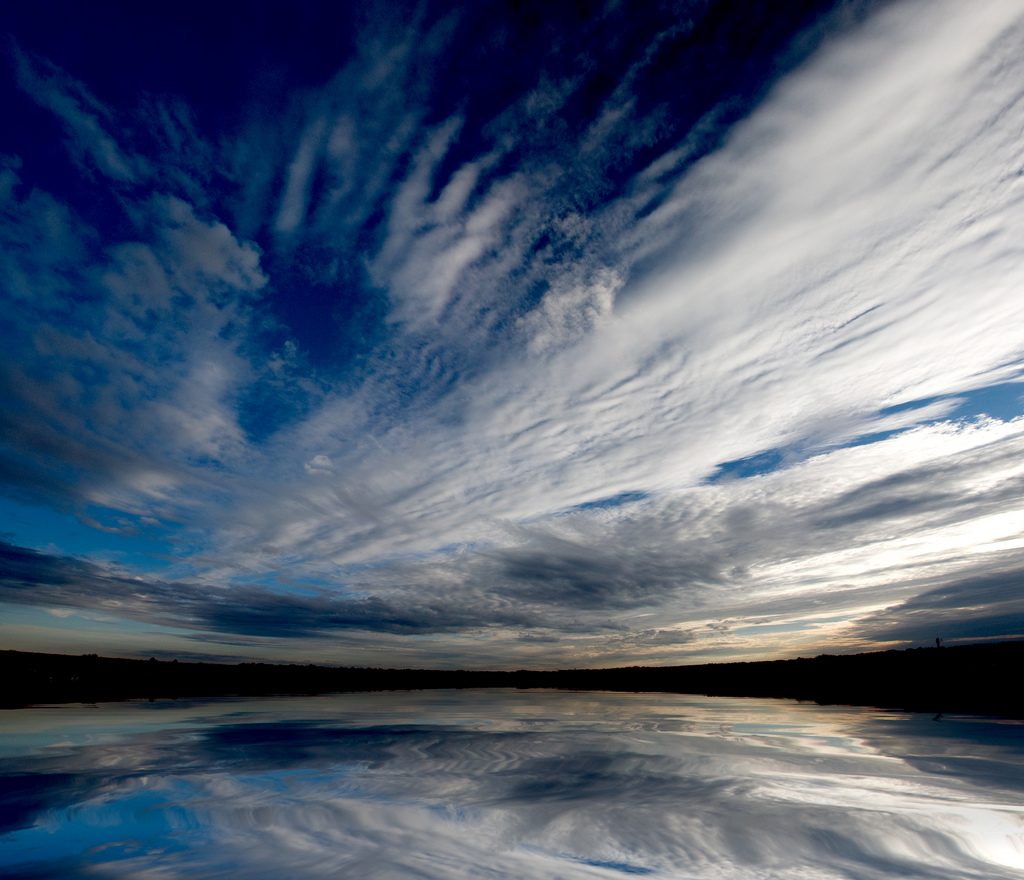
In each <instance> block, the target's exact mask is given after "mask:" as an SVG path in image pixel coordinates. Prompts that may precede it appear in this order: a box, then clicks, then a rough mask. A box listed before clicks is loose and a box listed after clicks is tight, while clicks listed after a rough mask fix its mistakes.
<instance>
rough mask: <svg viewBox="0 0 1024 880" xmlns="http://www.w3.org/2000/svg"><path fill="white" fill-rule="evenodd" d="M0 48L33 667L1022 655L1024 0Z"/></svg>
mask: <svg viewBox="0 0 1024 880" xmlns="http://www.w3.org/2000/svg"><path fill="white" fill-rule="evenodd" d="M0 31H2V34H0V55H2V59H0V61H2V63H0V297H2V302H0V342H2V346H0V399H2V419H0V641H2V643H3V644H4V646H5V647H7V648H14V649H20V650H32V651H47V652H56V653H71V654H75V653H99V654H105V655H109V656H139V657H148V656H157V657H162V658H170V657H178V658H182V659H222V660H225V661H245V660H270V661H295V662H315V663H327V664H338V665H357V666H415V667H436V668H492V669H501V668H566V667H582V666H622V665H635V664H677V663H699V662H717V661H726V660H756V659H774V658H780V657H795V656H810V655H813V654H817V653H823V652H828V653H849V652H854V651H862V650H880V649H885V648H892V647H897V648H905V647H915V646H918V645H924V644H934V641H935V639H936V638H942V639H944V640H945V641H946V642H947V643H948V644H955V643H957V642H973V641H982V640H989V639H1008V638H1020V637H1024V502H1022V499H1024V296H1022V295H1021V292H1022V291H1024V92H1022V91H1021V85H1020V84H1021V83H1022V82H1024V0H974V2H972V3H969V4H968V3H961V2H954V0H927V2H926V0H888V2H885V0H838V2H824V0H787V2H786V3H778V2H757V0H752V2H751V0H747V2H739V0H682V2H668V3H660V4H659V3H649V2H644V3H639V2H637V3H631V2H607V3H598V2H594V3H586V2H579V3H573V4H557V3H556V4H544V3H514V4H503V3H466V4H461V5H460V4H451V3H441V2H422V3H416V4H412V3H409V4H404V3H396V2H388V3H383V2H381V3H373V2H366V3H361V4H328V3H323V4H317V3H312V2H311V3H304V4H297V5H295V4H284V3H272V2H254V3H252V4H248V5H247V6H246V8H245V10H244V11H243V10H242V8H241V7H238V6H237V4H216V3H213V4H210V3H204V4H191V3H174V4H137V3H132V4H120V3H114V2H98V3H94V4H79V3H61V2H40V3H35V4H8V5H7V6H6V7H5V8H4V10H3V11H2V12H0Z"/></svg>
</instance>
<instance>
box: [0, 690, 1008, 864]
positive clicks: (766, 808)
mask: <svg viewBox="0 0 1024 880" xmlns="http://www.w3.org/2000/svg"><path fill="white" fill-rule="evenodd" d="M54 712H57V713H59V715H58V717H54V715H53V714H52V713H54ZM47 713H51V714H50V715H48V714H47ZM5 717H6V718H10V719H11V720H12V722H13V725H14V730H13V732H14V733H15V734H16V736H15V739H17V738H18V737H19V736H20V737H21V738H22V739H23V740H24V741H25V742H27V743H31V744H32V746H28V747H25V748H23V749H22V750H21V751H20V753H19V754H18V755H17V756H14V757H12V758H11V760H9V761H8V762H7V767H8V770H7V773H6V775H5V776H4V777H3V791H4V793H5V796H4V807H5V815H6V816H7V817H8V819H10V818H11V817H15V818H16V819H17V821H14V822H13V823H12V822H10V821H9V822H8V824H7V826H6V828H7V829H8V831H7V833H6V834H5V835H4V836H3V837H0V864H3V865H4V866H5V868H9V869H11V870H14V871H15V872H16V873H17V872H18V871H24V870H26V869H27V870H29V871H30V872H35V873H30V874H23V876H41V877H42V876H84V875H90V876H92V875H95V874H97V873H98V874H100V875H102V876H105V877H132V878H139V877H144V878H158V877H160V878H162V877H179V876H194V877H222V876H223V877H228V876H245V877H283V876H287V877H296V878H297V877H320V876H332V877H338V876H341V877H371V878H372V877H381V878H383V877H389V878H393V877H445V878H453V877H454V878H461V877H489V878H503V877H560V878H577V877H578V878H596V877H614V876H621V875H623V874H627V875H647V876H658V877H680V876H684V877H689V876H696V877H702V878H718V877H723V878H733V877H737V878H739V877H743V878H747V877H780V878H781V877H787V878H791V877H815V878H831V877H836V878H840V877H843V878H848V877H861V878H874V877H878V878H882V877H892V876H903V877H920V878H931V877H936V878H938V877H943V878H982V877H984V878H993V877H997V878H999V877H1005V878H1009V877H1016V876H1019V871H1020V869H1021V868H1022V867H1024V846H1022V838H1021V831H1022V828H1024V824H1022V813H1024V753H1022V749H1021V745H1020V743H1021V739H1020V729H1021V728H1020V723H1019V722H996V721H988V720H983V719H964V718H956V717H954V718H951V719H946V720H944V721H942V722H941V723H934V722H933V721H932V720H931V718H930V716H914V715H881V714H879V713H877V712H874V711H871V710H860V709H846V708H836V707H829V708H821V707H817V706H808V705H800V704H794V703H788V702H784V701H766V700H728V699H709V698H695V697H680V696H676V695H657V696H651V695H639V694H587V695H579V694H568V693H558V692H543V693H541V692H523V693H509V692H499V691H486V692H428V693H413V694H363V695H343V696H332V697H321V698H310V699H293V700H254V701H230V700H225V701H217V702H206V703H195V704H187V703H185V704H173V703H162V704H161V703H156V704H119V705H111V706H105V707H103V708H102V709H99V710H96V709H95V708H94V709H92V710H77V714H76V712H75V711H74V710H71V709H68V708H63V709H60V710H52V709H51V710H47V709H32V710H17V712H12V713H10V714H9V715H7V716H5ZM76 717H77V718H78V719H80V723H79V724H76V723H75V718H76ZM17 725H21V726H20V728H19V727H17ZM121 725H126V727H127V729H129V730H130V731H131V732H128V733H125V734H123V735H120V736H115V735H112V731H116V730H118V729H121V727H120V726H121ZM83 740H84V742H85V744H82V745H74V744H73V743H75V742H76V741H78V742H82V741H83ZM90 740H92V744H90ZM965 756H970V757H969V758H967V757H965ZM31 780H34V781H35V783H36V784H34V785H29V784H27V782H26V781H31ZM55 858H56V859H59V860H60V863H59V864H56V863H55V862H54V861H53V860H54V859H55Z"/></svg>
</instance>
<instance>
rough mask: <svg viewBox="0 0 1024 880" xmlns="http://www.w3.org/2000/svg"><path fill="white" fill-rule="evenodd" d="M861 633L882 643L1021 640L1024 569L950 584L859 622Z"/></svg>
mask: <svg viewBox="0 0 1024 880" xmlns="http://www.w3.org/2000/svg"><path fill="white" fill-rule="evenodd" d="M979 567H982V566H979ZM856 627H857V631H858V634H859V635H860V636H861V637H862V638H863V639H865V640H866V641H879V642H913V643H918V644H920V643H925V644H927V643H929V642H931V641H932V639H935V638H943V639H949V640H956V639H964V640H970V639H989V638H1014V637H1016V638H1020V637H1022V636H1024V567H1020V568H1015V569H1011V570H1009V571H1000V572H992V573H988V572H983V573H977V574H971V575H969V576H967V577H963V578H955V577H954V578H951V579H950V580H949V582H948V583H946V584H945V585H943V586H941V587H936V588H934V589H930V590H925V591H924V592H922V593H920V594H918V595H916V596H914V597H913V598H910V599H908V600H907V601H905V602H901V603H899V604H898V605H892V606H890V607H888V608H885V609H883V610H882V611H879V612H877V613H875V614H872V615H870V616H868V617H865V618H862V619H860V620H858V621H857V624H856Z"/></svg>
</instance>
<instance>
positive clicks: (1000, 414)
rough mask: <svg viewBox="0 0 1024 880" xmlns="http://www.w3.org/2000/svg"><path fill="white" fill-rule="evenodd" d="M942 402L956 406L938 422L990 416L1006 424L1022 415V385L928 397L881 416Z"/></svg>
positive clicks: (888, 411)
mask: <svg viewBox="0 0 1024 880" xmlns="http://www.w3.org/2000/svg"><path fill="white" fill-rule="evenodd" d="M942 400H956V401H959V403H958V404H957V405H956V406H955V408H954V409H952V410H950V412H949V413H947V414H946V415H945V416H943V417H942V418H941V419H935V421H937V422H938V421H957V420H959V419H970V418H978V417H980V416H991V417H992V418H995V419H1000V420H1002V421H1004V422H1005V421H1009V420H1010V419H1015V418H1017V417H1018V416H1021V415H1024V382H1003V383H1000V384H998V385H989V386H987V387H985V388H976V389H975V390H973V391H964V392H962V393H960V394H955V395H949V396H948V397H928V398H924V399H922V400H912V401H910V402H908V403H902V404H899V405H897V406H891V407H886V408H885V409H883V410H882V411H881V413H880V414H881V415H883V416H887V415H891V414H893V413H898V412H903V411H904V410H908V409H915V408H917V407H922V406H928V405H929V404H932V403H938V402H939V401H942Z"/></svg>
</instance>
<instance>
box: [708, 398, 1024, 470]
mask: <svg viewBox="0 0 1024 880" xmlns="http://www.w3.org/2000/svg"><path fill="white" fill-rule="evenodd" d="M944 400H945V401H950V402H955V404H954V405H953V407H952V408H951V409H950V410H949V411H947V412H946V413H945V414H944V415H942V416H941V417H939V418H934V419H925V420H922V421H920V422H918V423H917V424H918V425H934V424H939V423H941V422H957V421H973V420H975V419H979V418H984V417H985V416H989V417H991V418H995V419H999V420H1000V421H1009V420H1011V419H1015V418H1018V417H1020V416H1021V415H1024V382H1003V383H1000V384H998V385H990V386H988V387H986V388H978V389H975V390H973V391H965V392H962V393H960V394H954V395H946V396H941V397H927V398H922V399H920V400H912V401H908V402H906V403H901V404H897V405H896V406H890V407H885V408H884V409H882V410H880V411H879V416H882V417H884V416H889V415H895V414H897V413H901V412H906V411H908V410H914V409H921V408H923V407H926V406H930V405H931V404H935V403H940V402H942V401H944ZM907 430H910V428H909V427H903V428H895V429H893V430H891V431H876V432H873V433H870V434H862V435H861V436H859V437H856V438H854V439H852V440H850V441H849V442H848V443H842V444H838V445H836V446H831V447H818V446H814V447H801V446H799V445H792V446H780V447H776V448H774V449H767V450H765V451H764V452H759V453H758V454H757V455H751V456H748V457H746V458H738V459H734V460H733V461H725V462H722V463H720V464H719V465H717V467H716V470H715V472H714V473H713V474H712V475H711V476H710V477H708V479H707V480H706V482H708V483H718V482H722V481H725V480H730V479H744V478H746V477H757V476H762V475H764V474H770V473H773V472H775V471H779V470H783V469H785V468H786V467H789V466H790V465H793V464H796V463H798V462H800V461H803V460H805V459H806V458H808V457H809V456H811V455H818V454H820V453H822V452H827V451H830V450H834V449H849V448H853V447H856V446H866V445H868V444H870V443H878V442H880V441H882V440H885V439H887V438H888V437H893V436H895V435H896V434H900V433H902V432H904V431H907Z"/></svg>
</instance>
